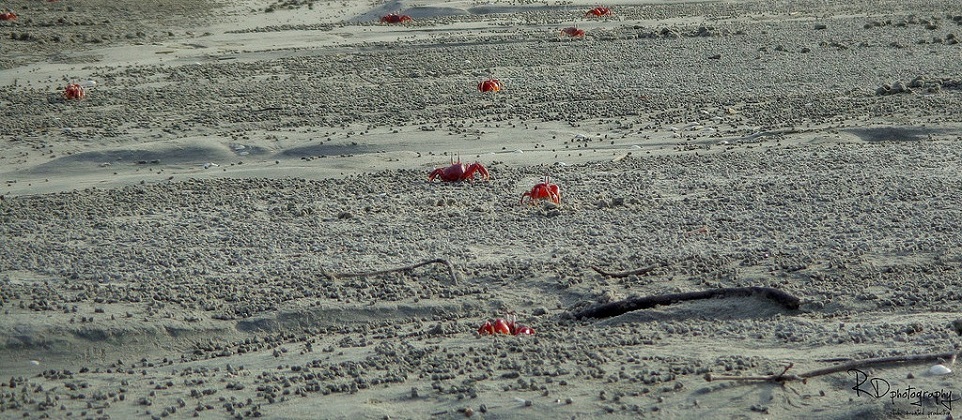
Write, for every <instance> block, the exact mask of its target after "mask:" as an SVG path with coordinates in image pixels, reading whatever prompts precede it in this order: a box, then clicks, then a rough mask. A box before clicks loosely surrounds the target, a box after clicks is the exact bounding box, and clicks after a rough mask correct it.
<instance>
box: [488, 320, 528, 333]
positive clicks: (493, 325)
mask: <svg viewBox="0 0 962 420" xmlns="http://www.w3.org/2000/svg"><path fill="white" fill-rule="evenodd" d="M478 334H481V335H494V334H504V335H534V328H531V327H529V326H527V325H521V324H518V323H517V322H514V321H508V320H505V319H502V318H498V319H495V320H494V322H491V321H484V324H482V325H481V327H480V328H478Z"/></svg>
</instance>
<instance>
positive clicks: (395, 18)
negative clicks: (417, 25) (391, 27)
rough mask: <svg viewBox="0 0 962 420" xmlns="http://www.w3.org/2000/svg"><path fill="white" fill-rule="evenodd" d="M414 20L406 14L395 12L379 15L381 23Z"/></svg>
mask: <svg viewBox="0 0 962 420" xmlns="http://www.w3.org/2000/svg"><path fill="white" fill-rule="evenodd" d="M408 22H414V19H412V18H411V17H410V16H408V15H399V14H397V13H391V14H389V15H384V16H381V23H408Z"/></svg>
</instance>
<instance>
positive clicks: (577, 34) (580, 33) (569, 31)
mask: <svg viewBox="0 0 962 420" xmlns="http://www.w3.org/2000/svg"><path fill="white" fill-rule="evenodd" d="M561 33H563V34H565V35H568V36H570V37H572V38H584V37H585V30H584V29H578V28H575V27H574V26H571V27H568V28H564V29H562V30H561Z"/></svg>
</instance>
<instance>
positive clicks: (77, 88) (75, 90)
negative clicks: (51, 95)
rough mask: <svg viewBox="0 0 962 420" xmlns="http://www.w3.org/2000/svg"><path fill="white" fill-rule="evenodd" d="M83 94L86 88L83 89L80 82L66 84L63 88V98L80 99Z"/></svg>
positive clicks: (85, 94) (85, 93)
mask: <svg viewBox="0 0 962 420" xmlns="http://www.w3.org/2000/svg"><path fill="white" fill-rule="evenodd" d="M85 96H87V89H84V87H83V86H81V85H80V83H71V84H68V85H67V87H65V88H64V89H63V97H64V99H77V100H80V99H83V98H84V97H85Z"/></svg>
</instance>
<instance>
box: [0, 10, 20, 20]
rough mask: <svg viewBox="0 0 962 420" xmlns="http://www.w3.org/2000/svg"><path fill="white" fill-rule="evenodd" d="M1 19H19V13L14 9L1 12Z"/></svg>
mask: <svg viewBox="0 0 962 420" xmlns="http://www.w3.org/2000/svg"><path fill="white" fill-rule="evenodd" d="M0 20H17V14H16V13H13V11H12V10H7V11H6V12H3V13H0Z"/></svg>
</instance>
